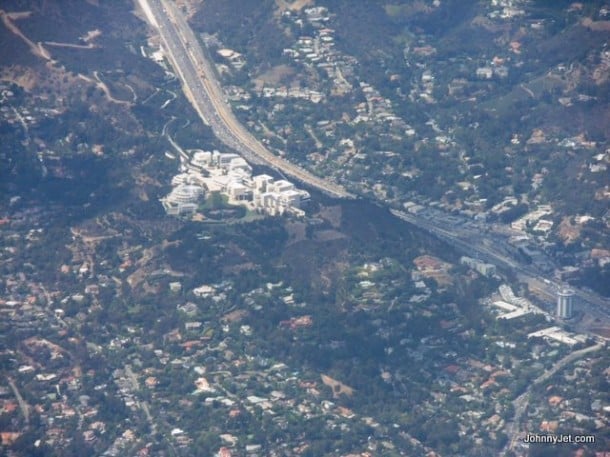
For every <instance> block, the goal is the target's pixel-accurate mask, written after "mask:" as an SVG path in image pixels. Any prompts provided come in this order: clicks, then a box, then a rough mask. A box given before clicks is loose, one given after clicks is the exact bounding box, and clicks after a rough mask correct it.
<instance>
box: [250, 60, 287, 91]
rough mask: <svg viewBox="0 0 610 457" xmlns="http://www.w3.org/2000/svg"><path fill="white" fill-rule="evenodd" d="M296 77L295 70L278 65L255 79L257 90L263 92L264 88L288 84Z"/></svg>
mask: <svg viewBox="0 0 610 457" xmlns="http://www.w3.org/2000/svg"><path fill="white" fill-rule="evenodd" d="M293 75H294V69H293V68H291V67H289V66H288V65H277V66H275V67H273V68H271V69H269V70H268V71H266V72H265V73H262V74H260V75H258V76H257V77H256V79H254V84H255V86H256V90H257V91H258V90H262V89H263V86H278V85H281V84H285V83H286V82H288V80H289V79H290V77H291V76H293Z"/></svg>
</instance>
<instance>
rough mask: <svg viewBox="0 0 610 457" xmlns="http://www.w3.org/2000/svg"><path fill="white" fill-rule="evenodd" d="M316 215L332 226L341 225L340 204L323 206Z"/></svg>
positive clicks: (337, 226)
mask: <svg viewBox="0 0 610 457" xmlns="http://www.w3.org/2000/svg"><path fill="white" fill-rule="evenodd" d="M317 216H318V217H320V218H322V219H324V220H325V221H327V222H328V223H329V224H330V225H331V226H332V227H333V228H339V227H341V216H342V212H341V206H339V205H335V206H325V207H324V208H322V209H321V210H320V212H319V213H318V214H317Z"/></svg>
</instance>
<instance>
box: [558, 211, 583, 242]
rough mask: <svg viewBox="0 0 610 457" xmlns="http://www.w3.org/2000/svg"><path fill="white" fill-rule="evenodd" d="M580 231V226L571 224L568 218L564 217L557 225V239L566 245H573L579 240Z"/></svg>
mask: <svg viewBox="0 0 610 457" xmlns="http://www.w3.org/2000/svg"><path fill="white" fill-rule="evenodd" d="M580 229H581V227H580V226H578V225H574V224H572V222H571V221H570V218H569V217H564V218H563V220H562V221H561V224H559V232H558V233H559V237H560V238H561V239H562V240H563V242H564V243H566V244H567V243H573V242H574V241H576V240H577V239H578V238H580Z"/></svg>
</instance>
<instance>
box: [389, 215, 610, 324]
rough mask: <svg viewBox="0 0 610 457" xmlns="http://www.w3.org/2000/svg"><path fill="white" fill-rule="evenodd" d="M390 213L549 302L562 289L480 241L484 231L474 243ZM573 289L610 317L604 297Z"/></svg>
mask: <svg viewBox="0 0 610 457" xmlns="http://www.w3.org/2000/svg"><path fill="white" fill-rule="evenodd" d="M390 212H391V213H392V214H394V215H395V216H396V217H398V218H399V219H402V220H403V221H405V222H408V223H410V224H413V225H415V226H416V227H419V228H421V229H423V230H426V231H427V232H429V233H432V234H434V235H436V236H437V237H438V238H440V239H442V240H445V241H447V242H448V243H450V244H452V245H453V246H455V247H457V248H458V249H459V250H461V251H462V252H463V253H464V254H465V255H468V256H475V257H478V258H479V259H481V260H483V261H485V262H489V263H493V264H495V265H497V266H498V267H500V268H504V269H509V270H511V271H513V272H515V273H516V274H517V277H518V278H519V279H520V280H523V281H525V282H532V283H533V284H535V286H536V288H537V290H538V291H539V292H540V293H542V294H544V295H546V296H547V297H549V298H550V300H551V303H553V302H554V300H555V297H556V294H557V290H559V289H560V288H561V284H558V283H556V282H555V281H554V280H552V279H551V278H547V277H545V276H544V275H543V274H541V273H540V272H538V271H536V270H535V269H534V268H532V267H531V266H529V265H523V264H522V263H520V261H517V260H515V259H512V258H510V257H509V256H508V255H504V254H501V253H500V252H499V247H498V246H497V245H496V246H494V245H493V243H488V244H489V246H488V245H487V244H486V243H483V240H484V239H486V238H485V234H478V240H479V241H478V242H473V240H472V239H470V240H464V239H461V238H460V237H459V236H458V232H457V231H456V230H455V229H450V228H448V227H441V226H440V224H438V223H436V222H433V221H429V220H426V219H423V218H421V217H418V216H416V215H413V214H410V213H406V212H404V211H398V210H390ZM572 289H574V291H575V292H576V295H577V297H578V298H579V299H580V300H581V302H583V303H586V304H588V306H587V309H586V311H587V312H588V313H590V314H592V315H594V316H595V317H600V318H603V319H605V320H607V319H608V318H609V317H610V303H609V301H608V300H607V299H605V298H604V297H601V296H600V295H597V294H595V293H592V292H589V291H585V290H582V289H578V288H574V287H572Z"/></svg>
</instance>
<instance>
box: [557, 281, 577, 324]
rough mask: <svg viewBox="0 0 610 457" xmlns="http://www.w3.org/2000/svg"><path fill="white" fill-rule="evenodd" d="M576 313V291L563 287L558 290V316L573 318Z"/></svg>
mask: <svg viewBox="0 0 610 457" xmlns="http://www.w3.org/2000/svg"><path fill="white" fill-rule="evenodd" d="M573 315H574V291H573V290H572V289H567V288H564V289H561V290H560V291H559V292H557V317H560V318H561V319H571V318H572V316H573Z"/></svg>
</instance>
